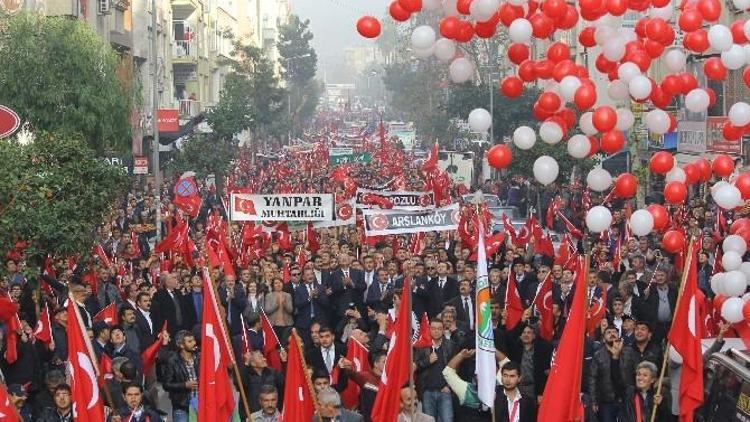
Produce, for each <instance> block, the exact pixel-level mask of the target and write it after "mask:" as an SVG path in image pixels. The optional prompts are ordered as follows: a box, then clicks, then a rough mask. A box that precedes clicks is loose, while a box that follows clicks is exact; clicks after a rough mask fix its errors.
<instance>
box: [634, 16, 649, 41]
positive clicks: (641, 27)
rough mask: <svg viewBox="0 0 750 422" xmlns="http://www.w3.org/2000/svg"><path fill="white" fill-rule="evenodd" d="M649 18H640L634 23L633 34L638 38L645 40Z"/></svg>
mask: <svg viewBox="0 0 750 422" xmlns="http://www.w3.org/2000/svg"><path fill="white" fill-rule="evenodd" d="M648 21H649V18H647V17H645V16H644V17H642V18H640V19H638V20H637V21H636V22H635V34H636V35H638V38H646V25H648Z"/></svg>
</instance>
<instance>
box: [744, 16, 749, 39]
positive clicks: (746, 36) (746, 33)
mask: <svg viewBox="0 0 750 422" xmlns="http://www.w3.org/2000/svg"><path fill="white" fill-rule="evenodd" d="M742 32H744V33H745V38H748V39H750V19H748V20H746V21H745V25H744V26H743V27H742Z"/></svg>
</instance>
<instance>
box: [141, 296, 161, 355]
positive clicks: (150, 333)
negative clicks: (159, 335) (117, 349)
mask: <svg viewBox="0 0 750 422" xmlns="http://www.w3.org/2000/svg"><path fill="white" fill-rule="evenodd" d="M135 325H136V326H137V327H138V334H139V335H140V337H139V338H138V342H139V343H140V345H141V348H142V349H144V350H145V349H146V348H148V346H150V345H151V344H153V343H154V339H156V332H157V330H158V328H155V327H154V320H153V316H152V315H151V295H150V294H148V293H146V292H140V293H138V297H137V298H136V310H135Z"/></svg>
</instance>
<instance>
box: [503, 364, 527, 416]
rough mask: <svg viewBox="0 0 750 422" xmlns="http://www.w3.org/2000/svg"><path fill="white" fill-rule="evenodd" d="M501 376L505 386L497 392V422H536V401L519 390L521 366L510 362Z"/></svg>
mask: <svg viewBox="0 0 750 422" xmlns="http://www.w3.org/2000/svg"><path fill="white" fill-rule="evenodd" d="M501 374H502V382H503V384H502V385H499V386H497V387H496V391H495V422H515V421H516V420H518V421H519V422H535V421H536V399H535V398H534V397H527V396H523V395H521V391H520V390H519V389H518V383H519V382H520V381H521V365H519V364H517V363H515V362H508V363H506V364H505V365H503V367H502V369H501ZM516 414H517V415H518V419H516V416H515V415H516Z"/></svg>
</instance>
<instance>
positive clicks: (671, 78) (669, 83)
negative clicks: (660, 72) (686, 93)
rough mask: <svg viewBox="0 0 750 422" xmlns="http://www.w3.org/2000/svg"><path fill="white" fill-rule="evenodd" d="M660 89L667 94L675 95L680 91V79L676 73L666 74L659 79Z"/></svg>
mask: <svg viewBox="0 0 750 422" xmlns="http://www.w3.org/2000/svg"><path fill="white" fill-rule="evenodd" d="M661 89H662V91H664V93H665V94H667V95H671V96H674V95H677V94H679V93H681V92H682V80H681V79H680V77H679V76H677V75H667V76H665V77H664V79H663V80H662V81H661Z"/></svg>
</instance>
